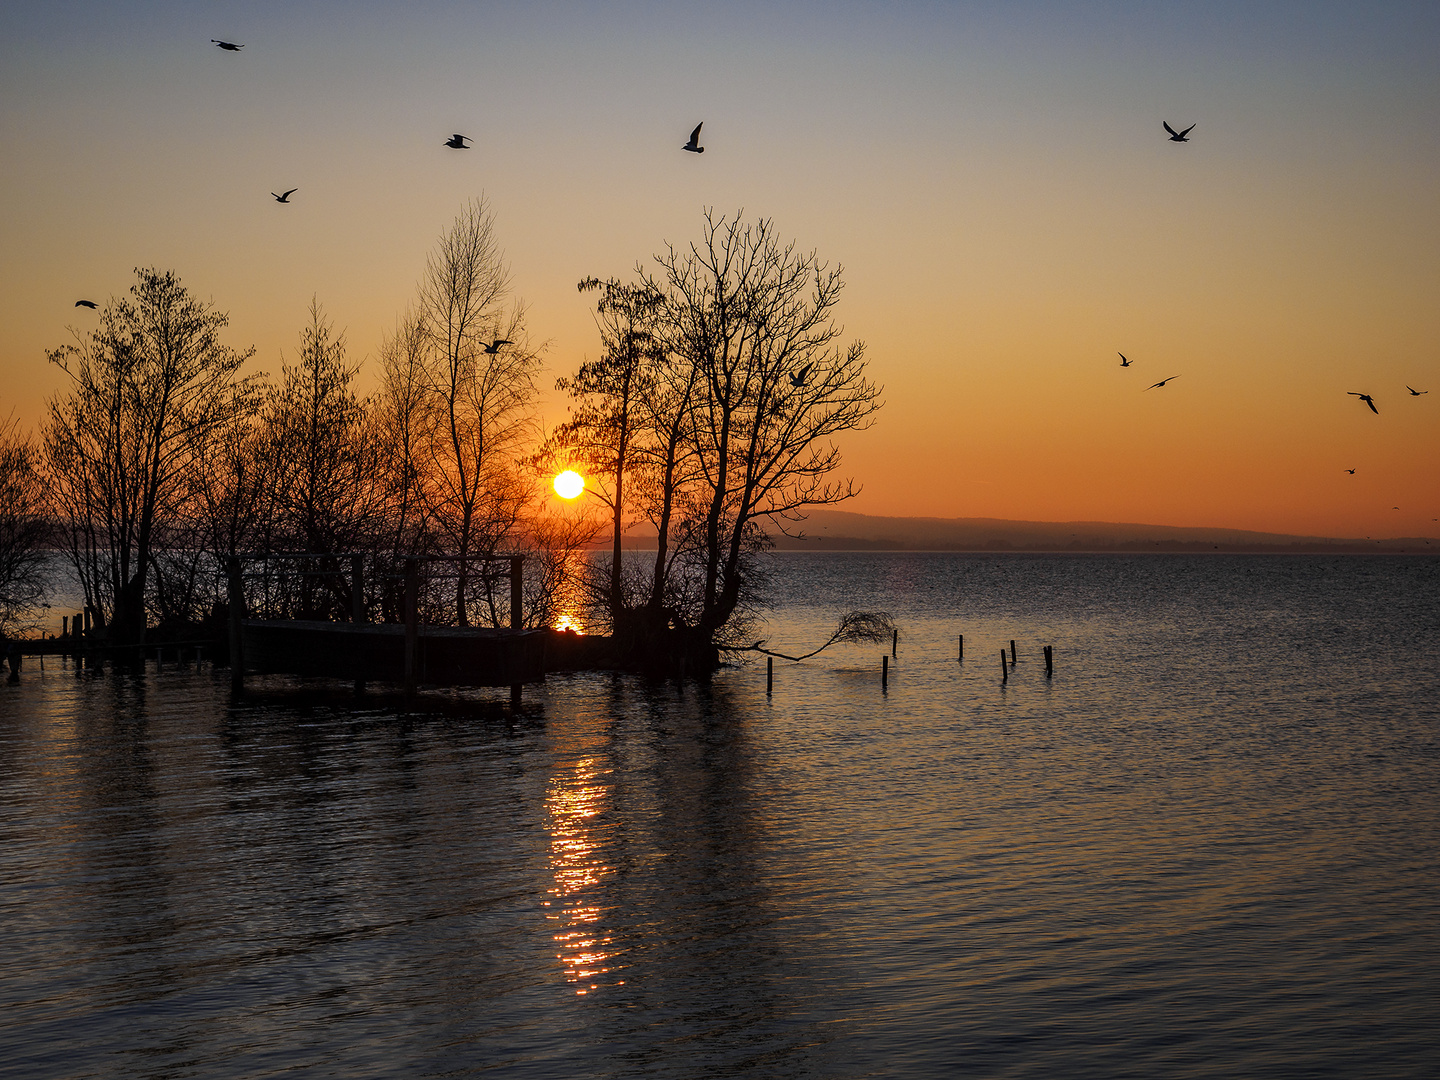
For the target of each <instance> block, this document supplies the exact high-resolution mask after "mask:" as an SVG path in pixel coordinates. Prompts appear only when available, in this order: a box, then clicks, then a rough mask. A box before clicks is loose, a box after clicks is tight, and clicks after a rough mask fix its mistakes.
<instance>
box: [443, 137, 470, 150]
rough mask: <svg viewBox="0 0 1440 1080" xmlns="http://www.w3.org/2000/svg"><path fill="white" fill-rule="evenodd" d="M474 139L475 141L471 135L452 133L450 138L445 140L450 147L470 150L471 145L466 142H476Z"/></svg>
mask: <svg viewBox="0 0 1440 1080" xmlns="http://www.w3.org/2000/svg"><path fill="white" fill-rule="evenodd" d="M474 141H475V140H474V139H472V138H470V136H469V135H458V134H457V135H451V136H450V138H448V139H446V140H445V145H446V146H448V147H450V148H451V149H453V150H469V149H470V147H468V146H466V145H465V144H466V143H467V142H474Z"/></svg>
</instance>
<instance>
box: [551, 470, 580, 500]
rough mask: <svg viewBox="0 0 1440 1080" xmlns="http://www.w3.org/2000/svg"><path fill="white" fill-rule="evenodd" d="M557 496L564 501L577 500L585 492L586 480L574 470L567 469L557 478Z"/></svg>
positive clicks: (555, 482) (555, 483)
mask: <svg viewBox="0 0 1440 1080" xmlns="http://www.w3.org/2000/svg"><path fill="white" fill-rule="evenodd" d="M554 485H555V494H556V495H559V496H560V497H561V498H562V499H577V498H579V497H580V493H581V492H582V491H584V490H585V478H584V477H583V476H581V475H580V474H579V473H578V472H576V471H575V470H574V469H566V470H565V471H564V472H562V473H561V474H560V475H558V476H557V477H555V481H554Z"/></svg>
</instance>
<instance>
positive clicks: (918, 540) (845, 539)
mask: <svg viewBox="0 0 1440 1080" xmlns="http://www.w3.org/2000/svg"><path fill="white" fill-rule="evenodd" d="M791 531H792V532H795V533H797V534H799V535H796V536H776V537H775V547H776V549H778V550H780V551H1052V552H1053V551H1078V552H1107V551H1113V552H1139V551H1221V552H1231V553H1242V552H1263V553H1272V554H1283V553H1306V554H1345V553H1357V552H1370V553H1375V552H1382V553H1391V554H1431V553H1433V554H1440V538H1436V537H1423V536H1408V537H1407V536H1400V537H1383V538H1374V539H1372V538H1370V537H1348V538H1346V537H1329V536H1292V535H1289V534H1286V533H1267V532H1250V531H1248V530H1245V529H1209V528H1188V527H1185V526H1173V525H1141V524H1136V523H1134V522H1116V521H1006V520H1003V519H1001V518H933V517H876V516H872V515H870V514H854V513H850V512H848V511H844V510H828V509H819V510H813V511H811V512H810V515H809V516H808V517H807V518H806V520H805V521H804V522H802V523H799V524H798V525H796V526H795V527H794V528H793V529H792V530H791ZM652 537H653V534H652V535H651V536H646V535H645V534H644V533H643V532H640V531H639V530H638V529H637V530H635V531H632V532H631V533H628V534H627V535H626V538H625V546H626V547H628V548H649V547H653V546H654V540H653V538H652Z"/></svg>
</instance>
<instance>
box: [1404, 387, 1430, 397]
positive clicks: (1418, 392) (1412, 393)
mask: <svg viewBox="0 0 1440 1080" xmlns="http://www.w3.org/2000/svg"><path fill="white" fill-rule="evenodd" d="M1405 389H1406V390H1409V391H1410V396H1411V397H1419V396H1420V395H1421V394H1428V393H1430V391H1429V390H1416V389H1415V387H1413V386H1406V387H1405Z"/></svg>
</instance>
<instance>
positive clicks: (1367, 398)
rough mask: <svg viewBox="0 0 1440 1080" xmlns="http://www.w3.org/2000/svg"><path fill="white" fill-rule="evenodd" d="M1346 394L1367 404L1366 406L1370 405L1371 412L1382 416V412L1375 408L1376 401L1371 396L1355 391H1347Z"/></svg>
mask: <svg viewBox="0 0 1440 1080" xmlns="http://www.w3.org/2000/svg"><path fill="white" fill-rule="evenodd" d="M1345 392H1346V393H1347V394H1349V395H1350V396H1351V397H1358V398H1359V399H1360V400H1361V401H1363V402H1365V404H1366V405H1369V406H1370V411H1371V412H1373V413H1374V414H1375V415H1376V416H1379V415H1380V410H1379V409H1377V408H1375V399H1374V398H1372V397H1371V396H1370V395H1369V394H1357V393H1356V392H1355V391H1354V390H1346V391H1345Z"/></svg>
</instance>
